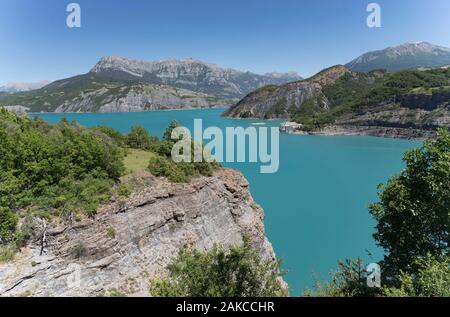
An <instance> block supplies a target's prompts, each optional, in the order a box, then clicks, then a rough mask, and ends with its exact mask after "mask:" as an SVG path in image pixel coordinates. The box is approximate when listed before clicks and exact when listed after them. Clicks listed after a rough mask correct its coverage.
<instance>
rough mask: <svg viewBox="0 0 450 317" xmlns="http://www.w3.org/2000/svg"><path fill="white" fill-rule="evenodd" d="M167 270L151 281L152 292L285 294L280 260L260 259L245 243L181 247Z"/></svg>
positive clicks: (173, 294)
mask: <svg viewBox="0 0 450 317" xmlns="http://www.w3.org/2000/svg"><path fill="white" fill-rule="evenodd" d="M168 271H169V276H168V278H166V279H156V280H153V281H152V283H151V287H150V293H151V295H152V296H158V297H168V296H170V297H184V296H187V297H264V296H287V290H285V289H284V288H283V285H282V284H281V282H280V279H279V278H280V276H281V275H280V270H279V263H277V262H273V261H270V260H267V261H264V260H262V259H261V258H260V256H259V255H258V254H257V253H256V252H255V251H254V250H253V249H252V248H251V247H250V246H249V245H248V244H247V243H246V244H245V245H244V246H242V247H231V248H230V250H229V251H225V250H224V249H223V248H220V247H218V246H215V247H214V248H213V249H212V250H211V251H208V252H199V251H195V250H194V251H190V250H188V249H186V248H185V249H182V250H181V251H180V253H179V255H178V257H177V258H176V259H174V260H173V262H172V263H171V264H170V265H169V266H168Z"/></svg>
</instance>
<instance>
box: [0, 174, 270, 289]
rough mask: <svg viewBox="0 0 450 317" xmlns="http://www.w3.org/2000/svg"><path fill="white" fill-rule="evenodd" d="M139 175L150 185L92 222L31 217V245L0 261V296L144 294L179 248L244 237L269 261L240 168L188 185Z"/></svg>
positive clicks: (202, 246) (225, 242)
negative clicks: (113, 291) (50, 221)
mask: <svg viewBox="0 0 450 317" xmlns="http://www.w3.org/2000/svg"><path fill="white" fill-rule="evenodd" d="M146 177H147V182H148V184H149V186H147V187H145V189H143V190H141V191H138V192H136V193H134V194H132V195H131V196H130V198H129V199H128V200H127V201H122V202H113V203H111V204H110V205H107V206H104V207H102V208H101V209H100V210H99V211H98V213H97V215H96V216H95V219H81V220H79V221H74V222H73V223H61V222H54V223H50V224H45V223H42V222H37V223H36V224H35V228H34V232H35V233H34V235H33V239H32V242H31V243H30V244H29V245H27V246H26V247H24V248H23V249H22V250H21V252H20V253H19V254H18V255H17V256H16V258H15V260H14V261H13V262H9V263H3V264H0V296H100V295H108V294H109V292H111V291H112V290H117V291H120V292H122V293H125V294H127V295H130V296H147V295H148V288H149V283H150V280H151V279H152V278H154V277H155V276H159V275H161V274H164V272H165V267H166V265H167V264H168V263H169V262H170V261H171V259H173V258H174V257H175V256H176V255H177V252H178V250H179V249H180V248H181V247H183V246H189V247H193V248H197V249H200V250H207V249H210V248H211V247H212V246H213V245H214V244H215V243H217V244H222V245H231V244H242V242H243V239H244V237H246V238H248V239H249V241H250V243H251V245H252V246H253V247H254V248H255V249H256V250H258V251H259V253H260V254H261V255H262V257H263V258H265V259H275V254H274V252H273V249H272V246H271V244H270V242H269V241H268V240H267V238H266V236H265V233H264V225H263V218H264V214H263V210H262V209H261V208H260V207H259V206H258V205H257V204H256V203H255V202H254V201H253V199H252V197H251V195H250V193H249V189H248V182H247V181H246V180H245V178H244V177H243V176H242V175H241V174H240V173H239V172H237V171H232V170H225V169H224V170H220V171H218V172H216V173H215V175H214V176H213V177H201V178H197V179H195V180H193V181H192V182H191V183H190V184H173V183H169V182H168V181H166V180H165V179H160V178H154V177H152V176H150V175H147V176H146ZM78 277H79V278H78Z"/></svg>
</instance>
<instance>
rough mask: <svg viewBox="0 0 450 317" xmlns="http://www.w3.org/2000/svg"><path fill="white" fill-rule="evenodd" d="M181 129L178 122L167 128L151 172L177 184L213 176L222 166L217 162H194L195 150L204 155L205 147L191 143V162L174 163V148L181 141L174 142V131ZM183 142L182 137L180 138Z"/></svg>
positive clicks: (150, 164) (152, 162) (150, 168)
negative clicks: (194, 178)
mask: <svg viewBox="0 0 450 317" xmlns="http://www.w3.org/2000/svg"><path fill="white" fill-rule="evenodd" d="M177 127H180V124H179V123H178V122H177V121H175V120H174V121H172V122H171V123H170V125H169V126H168V127H167V128H166V130H165V132H164V136H163V141H161V142H160V143H159V144H158V146H157V153H158V155H155V156H154V157H152V158H151V159H150V162H149V166H148V169H149V171H150V172H151V173H152V174H153V175H155V176H158V177H167V178H168V179H169V180H170V181H172V182H176V183H186V182H189V181H190V180H191V179H192V178H193V177H196V176H199V175H204V176H212V174H213V172H214V170H215V169H217V168H219V167H220V165H219V164H218V163H217V162H206V161H205V160H204V159H203V161H202V162H194V153H195V152H194V150H195V148H197V149H198V150H200V151H202V153H203V150H204V149H203V145H202V144H200V143H198V142H195V141H193V140H191V141H190V144H191V160H190V162H174V161H173V160H172V148H173V146H174V145H175V143H176V142H177V141H179V140H172V137H171V136H172V131H173V129H175V128H177ZM180 140H181V137H180Z"/></svg>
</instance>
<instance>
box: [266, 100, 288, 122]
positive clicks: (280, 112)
mask: <svg viewBox="0 0 450 317" xmlns="http://www.w3.org/2000/svg"><path fill="white" fill-rule="evenodd" d="M285 115H287V99H286V98H281V99H280V100H279V101H278V102H277V103H276V104H275V105H274V106H273V107H272V108H270V110H269V111H268V112H267V113H266V115H265V119H271V118H279V117H282V116H285Z"/></svg>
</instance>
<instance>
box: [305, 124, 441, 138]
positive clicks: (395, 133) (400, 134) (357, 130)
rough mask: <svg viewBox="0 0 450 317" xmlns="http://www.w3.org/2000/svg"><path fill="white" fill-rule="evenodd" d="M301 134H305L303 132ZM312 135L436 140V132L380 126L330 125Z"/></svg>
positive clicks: (311, 133) (313, 132)
mask: <svg viewBox="0 0 450 317" xmlns="http://www.w3.org/2000/svg"><path fill="white" fill-rule="evenodd" d="M300 134H305V133H304V132H301V133H300ZM307 134H310V135H327V136H336V135H349V136H351V135H359V136H375V137H384V138H397V139H411V140H425V139H430V138H434V137H435V136H436V132H435V131H430V130H421V129H407V128H393V127H380V126H349V125H347V126H345V125H330V126H327V127H324V128H321V129H318V130H314V131H312V132H308V133H307Z"/></svg>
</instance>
